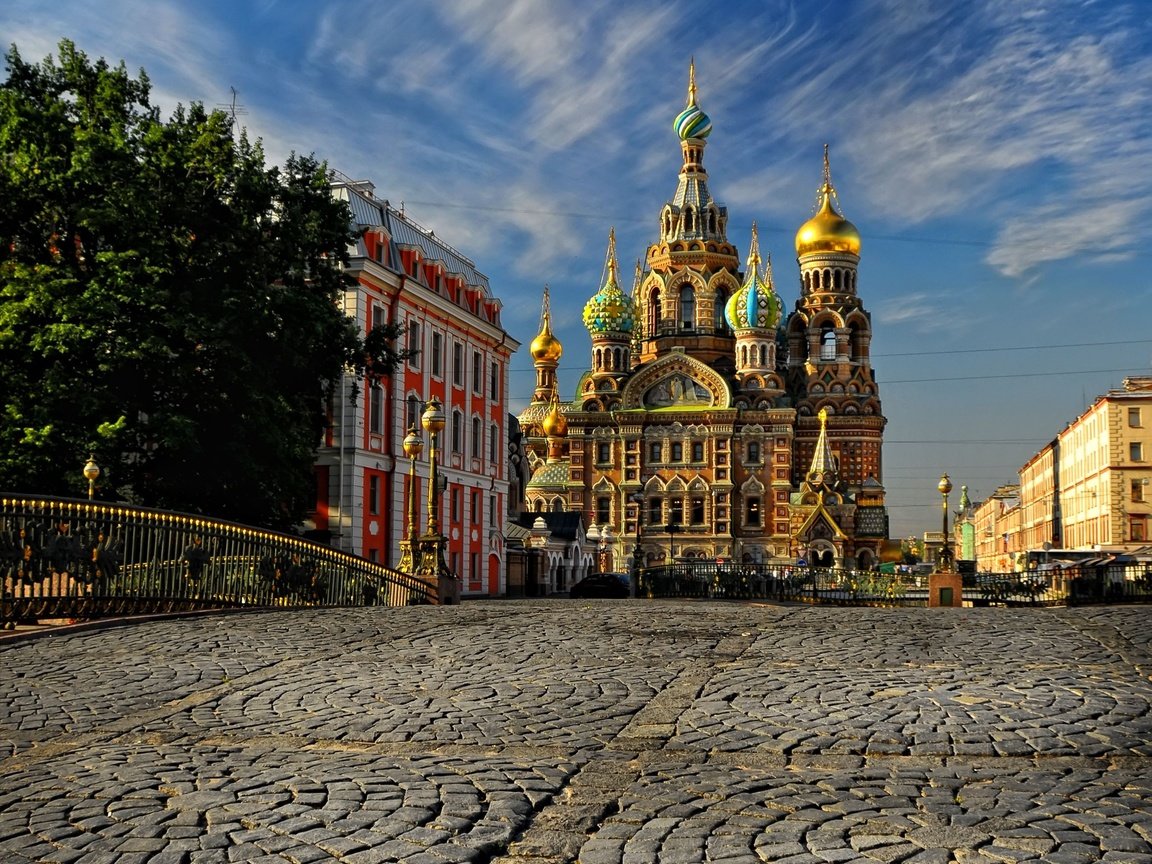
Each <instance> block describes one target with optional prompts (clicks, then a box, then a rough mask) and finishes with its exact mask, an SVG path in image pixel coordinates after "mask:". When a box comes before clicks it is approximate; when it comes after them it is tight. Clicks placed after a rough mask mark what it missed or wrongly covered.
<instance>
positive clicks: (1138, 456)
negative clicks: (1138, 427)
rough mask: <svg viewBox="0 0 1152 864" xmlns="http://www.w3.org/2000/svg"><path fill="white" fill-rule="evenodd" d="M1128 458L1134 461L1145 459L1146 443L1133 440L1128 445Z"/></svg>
mask: <svg viewBox="0 0 1152 864" xmlns="http://www.w3.org/2000/svg"><path fill="white" fill-rule="evenodd" d="M1128 458H1129V459H1130V460H1132V461H1133V462H1143V461H1144V445H1143V444H1142V443H1140V442H1139V441H1133V442H1132V443H1131V444H1129V445H1128Z"/></svg>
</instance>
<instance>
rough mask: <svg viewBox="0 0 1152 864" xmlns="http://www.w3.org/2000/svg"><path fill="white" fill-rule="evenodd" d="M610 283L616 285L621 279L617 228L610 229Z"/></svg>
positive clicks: (608, 263)
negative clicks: (617, 262)
mask: <svg viewBox="0 0 1152 864" xmlns="http://www.w3.org/2000/svg"><path fill="white" fill-rule="evenodd" d="M607 265H608V283H609V284H611V285H615V284H617V283H618V281H619V278H618V277H619V274H618V272H617V264H616V228H615V227H612V228H609V229H608V262H607Z"/></svg>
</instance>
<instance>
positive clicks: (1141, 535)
mask: <svg viewBox="0 0 1152 864" xmlns="http://www.w3.org/2000/svg"><path fill="white" fill-rule="evenodd" d="M1128 539H1129V541H1130V542H1132V543H1147V542H1148V520H1147V519H1146V518H1145V517H1143V516H1130V517H1129V518H1128Z"/></svg>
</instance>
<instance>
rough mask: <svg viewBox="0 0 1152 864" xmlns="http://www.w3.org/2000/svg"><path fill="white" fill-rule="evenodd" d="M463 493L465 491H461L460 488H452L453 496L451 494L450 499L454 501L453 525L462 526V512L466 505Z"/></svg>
mask: <svg viewBox="0 0 1152 864" xmlns="http://www.w3.org/2000/svg"><path fill="white" fill-rule="evenodd" d="M463 492H464V490H463V489H461V488H460V487H459V486H453V487H452V494H451V496H450V498H451V501H452V524H453V525H459V524H460V510H461V509H462V508H463V505H464V499H463V497H462V496H463Z"/></svg>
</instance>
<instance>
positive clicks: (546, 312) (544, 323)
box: [540, 282, 552, 333]
mask: <svg viewBox="0 0 1152 864" xmlns="http://www.w3.org/2000/svg"><path fill="white" fill-rule="evenodd" d="M551 322H552V311H551V304H550V303H549V300H548V283H547V282H545V283H544V299H543V300H542V301H541V303H540V332H541V333H543V332H545V331H546V330H548V331H550V330H551V329H552V328H551V326H550V325H551Z"/></svg>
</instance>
